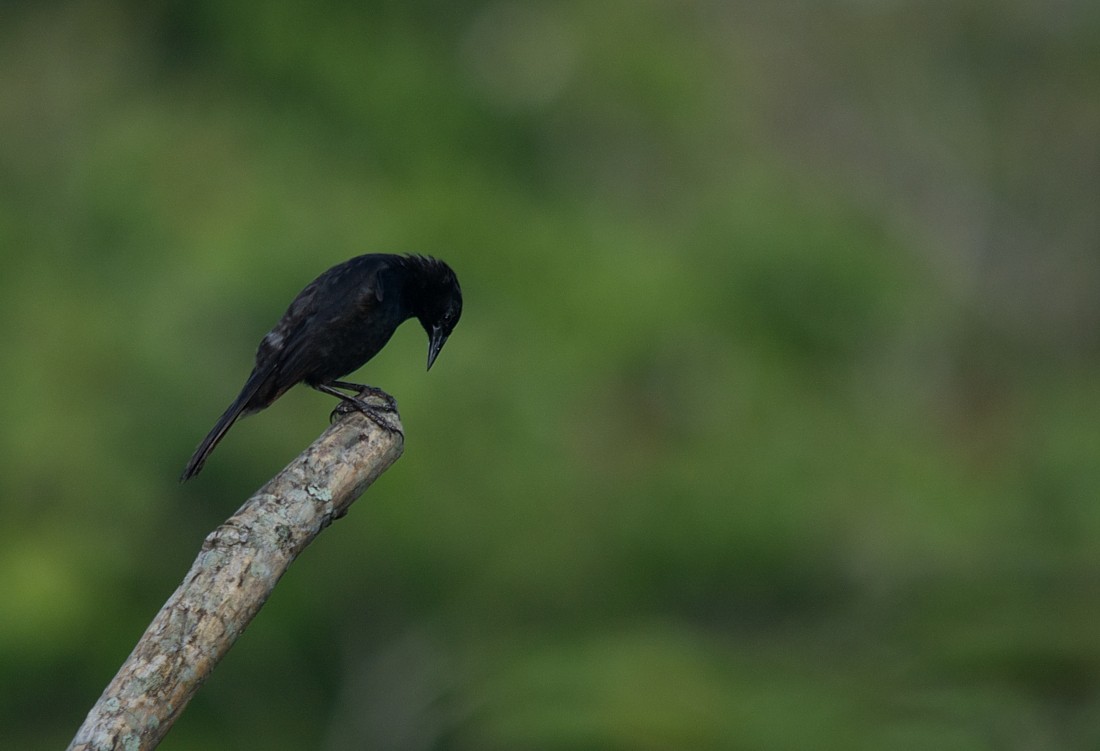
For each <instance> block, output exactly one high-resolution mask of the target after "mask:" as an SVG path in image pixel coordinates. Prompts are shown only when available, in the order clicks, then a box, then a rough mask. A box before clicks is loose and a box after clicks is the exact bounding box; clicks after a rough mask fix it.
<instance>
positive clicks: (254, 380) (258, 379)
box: [180, 371, 270, 482]
mask: <svg viewBox="0 0 1100 751" xmlns="http://www.w3.org/2000/svg"><path fill="white" fill-rule="evenodd" d="M269 375H270V373H267V372H258V371H253V372H252V375H250V376H249V377H248V381H246V382H245V384H244V388H242V389H241V393H240V394H239V395H238V396H237V398H236V399H234V400H233V403H232V404H230V405H229V408H228V409H226V410H225V412H223V413H222V416H221V417H219V418H218V421H217V422H216V423H214V427H213V428H211V429H210V432H209V433H207V434H206V437H205V438H203V439H202V443H200V444H199V446H198V448H196V449H195V453H194V454H192V455H191V460H190V461H189V462H187V466H186V467H185V468H184V470H183V474H182V475H180V482H186V481H187V480H190V479H191V478H192V477H194V476H195V475H197V474H198V473H199V471H200V470H201V469H202V465H203V464H205V463H206V457H208V456H210V452H211V451H213V450H214V447H215V446H217V445H218V443H219V442H220V441H221V439H222V438H224V437H225V434H226V433H228V432H229V429H230V428H231V427H233V423H235V422H237V420H239V419H240V418H242V417H244V416H245V415H246V414H248V413H249V412H252V411H255V410H256V409H259V408H260V407H257V406H255V405H252V404H250V402H251V401H252V398H253V397H254V396H256V393H257V392H258V391H259V390H260V387H261V386H263V385H264V383H265V382H266V381H267V376H269ZM260 406H261V407H262V406H264V405H260Z"/></svg>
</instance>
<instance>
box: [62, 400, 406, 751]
mask: <svg viewBox="0 0 1100 751" xmlns="http://www.w3.org/2000/svg"><path fill="white" fill-rule="evenodd" d="M389 417H390V418H391V420H392V421H393V424H394V426H395V427H396V428H397V429H398V430H397V431H387V430H383V429H382V428H380V427H378V425H376V424H375V423H374V422H372V421H371V420H370V419H368V418H367V417H365V416H364V415H363V414H361V413H359V412H350V413H349V414H346V415H344V416H343V417H341V418H340V419H338V420H337V421H336V422H335V423H334V424H333V425H331V426H330V427H329V429H328V430H326V431H325V432H324V433H323V434H322V435H321V436H320V437H319V438H318V439H317V440H316V441H314V442H313V444H312V445H311V446H310V447H309V448H307V449H306V450H305V451H304V452H302V454H301V455H299V456H298V458H297V459H295V460H294V461H293V462H291V463H290V465H289V466H287V468H286V469H284V470H283V471H282V472H280V473H279V474H278V475H276V476H275V477H274V478H273V479H272V480H271V481H270V482H268V483H267V484H266V485H264V486H263V487H262V488H260V489H259V490H258V491H257V492H256V493H255V494H254V495H253V496H252V497H251V498H249V499H248V500H247V501H246V502H245V504H244V505H243V506H241V508H240V509H238V510H237V512H236V513H235V514H233V516H231V517H229V519H227V520H226V521H225V523H224V524H222V525H221V526H220V527H218V528H217V529H216V530H214V531H213V532H212V533H211V534H210V535H209V536H208V537H207V538H206V540H205V541H204V542H203V546H202V550H201V551H200V552H199V555H198V557H197V558H196V559H195V562H194V564H192V566H191V570H190V571H188V572H187V576H186V577H185V578H184V580H183V583H182V584H181V585H180V586H179V588H178V589H177V590H176V591H175V593H174V594H173V595H172V596H171V597H170V598H169V599H168V602H166V603H165V604H164V607H162V608H161V610H160V612H159V613H157V615H156V617H155V618H154V619H153V622H152V623H151V624H150V625H149V628H148V629H146V631H145V633H144V634H143V635H142V637H141V639H140V640H139V641H138V643H137V646H136V647H134V651H133V652H132V653H131V654H130V656H129V657H128V658H127V660H126V662H125V663H123V665H122V668H121V669H120V670H119V671H118V674H117V675H116V676H115V678H114V680H112V681H111V683H110V685H108V686H107V688H106V690H104V692H103V695H102V696H100V697H99V701H98V702H96V704H95V706H94V707H92V710H91V712H89V713H88V717H87V718H86V719H85V720H84V724H83V725H81V727H80V730H78V731H77V734H76V737H75V738H73V741H72V743H71V744H70V745H69V749H70V751H77V750H79V751H107V750H108V749H126V750H127V751H137V750H139V749H152V748H155V747H156V746H157V744H158V743H160V741H161V739H162V738H163V737H164V735H165V734H166V733H167V732H168V730H169V729H170V728H171V727H172V723H174V722H175V721H176V718H177V717H179V715H180V713H181V712H183V708H184V707H185V706H187V702H188V701H190V700H191V697H192V696H194V694H195V692H196V691H197V690H198V688H199V686H201V685H202V683H203V681H205V680H206V678H207V677H208V676H209V675H210V672H211V671H212V670H213V669H214V666H215V665H217V664H218V661H219V660H221V658H222V657H223V656H224V655H225V653H226V652H228V651H229V648H230V647H231V646H233V642H235V641H236V640H237V638H238V637H239V636H240V635H241V633H242V632H243V631H244V629H245V627H246V626H247V625H248V624H249V622H250V621H251V620H252V618H253V617H254V616H255V615H256V613H258V612H259V610H260V608H261V607H263V604H264V602H266V601H267V598H268V596H269V595H270V594H271V591H272V590H273V589H274V588H275V584H276V583H277V582H278V581H279V578H280V577H281V576H282V575H283V573H284V572H285V571H286V570H287V568H288V567H289V566H290V564H291V563H292V562H293V561H294V559H295V558H296V557H297V556H298V554H299V553H301V552H302V551H303V550H304V549H305V548H306V546H307V545H309V543H311V542H312V541H313V539H314V538H315V537H316V536H317V535H318V534H320V532H321V530H322V529H324V528H325V527H327V526H328V525H329V524H331V523H332V521H333V520H334V519H339V518H340V517H341V516H343V515H344V514H346V513H347V511H348V508H349V507H350V506H351V504H352V503H353V502H354V501H355V499H356V498H358V497H359V496H360V495H361V494H362V493H363V491H364V490H366V489H367V486H368V485H370V484H371V483H372V482H374V480H375V479H376V478H377V477H378V476H379V475H381V474H382V473H383V472H384V471H385V470H386V469H387V468H388V467H389V466H390V465H391V464H393V462H395V461H396V460H397V458H398V457H399V456H401V452H402V450H403V447H404V439H403V435H402V433H401V432H400V428H401V423H400V418H398V416H397V414H396V413H393V414H392V415H389Z"/></svg>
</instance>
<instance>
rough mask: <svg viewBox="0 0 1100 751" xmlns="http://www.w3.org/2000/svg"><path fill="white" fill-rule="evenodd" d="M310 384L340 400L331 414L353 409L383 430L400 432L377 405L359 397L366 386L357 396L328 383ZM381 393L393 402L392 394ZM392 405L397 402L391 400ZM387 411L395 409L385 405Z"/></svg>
mask: <svg viewBox="0 0 1100 751" xmlns="http://www.w3.org/2000/svg"><path fill="white" fill-rule="evenodd" d="M310 385H311V386H312V387H313V388H315V389H317V390H318V391H321V392H323V393H325V394H328V395H329V396H335V397H336V398H337V399H339V400H340V404H339V405H337V407H336V409H334V410H333V411H332V414H333V416H335V415H337V414H347V413H348V412H350V411H352V410H355V411H356V412H362V413H363V414H364V415H366V417H367V418H368V419H369V420H370V421H371V422H373V423H374V424H375V425H377V426H378V427H380V428H382V429H383V430H388V431H389V432H391V433H400V432H401V430H400V429H398V428H397V427H396V426H395V425H394V424H393V423H391V422H390V421H389V420H387V419H386V417H385V416H384V415H383V413H382V411H381V410H380V409H379V408H378V407H376V406H375V405H373V404H370V403H368V402H366V401H364V400H363V399H362V398H361V397H362V396H363V393H367V390H366V388H364V391H363V392H362V393H360V394H359V395H358V396H348V395H347V394H344V393H341V392H339V391H337V390H336V389H335V388H334V387H333V386H332V385H331V384H328V383H312V384H310ZM345 387H346V384H345ZM356 388H358V386H356ZM382 394H383V395H384V396H386V397H389V399H390V401H391V402H393V397H392V396H389V394H386V393H385V392H384V391H383V392H382ZM393 405H394V406H395V407H396V406H397V403H396V402H393ZM387 411H390V412H393V411H395V410H393V409H390V408H389V405H387Z"/></svg>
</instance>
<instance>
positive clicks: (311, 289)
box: [260, 254, 388, 391]
mask: <svg viewBox="0 0 1100 751" xmlns="http://www.w3.org/2000/svg"><path fill="white" fill-rule="evenodd" d="M387 258H388V257H387V256H385V255H381V254H377V255H366V256H359V257H357V258H353V259H351V260H350V261H347V262H346V263H343V264H340V265H339V266H335V267H333V268H331V269H329V270H328V271H327V272H325V273H324V274H322V275H321V276H319V277H317V278H316V279H314V280H313V281H312V282H310V283H309V284H308V285H306V287H305V289H303V290H302V291H301V292H300V293H299V294H298V296H297V297H296V298H294V300H293V302H291V303H290V307H289V308H287V311H286V313H285V314H284V315H283V317H282V319H281V320H280V321H279V323H278V324H276V326H275V328H273V329H272V330H271V332H270V333H269V334H268V335H267V336H266V337H264V342H262V343H261V344H260V346H261V348H262V347H264V346H265V343H267V345H268V346H271V347H273V348H277V349H278V350H279V351H278V353H277V354H276V357H275V358H274V360H275V362H276V366H275V367H276V369H277V371H278V380H279V382H280V383H286V384H288V385H287V386H286V388H289V387H290V384H294V383H298V382H300V381H302V380H304V379H305V378H306V377H307V376H308V375H309V374H310V372H311V371H312V370H313V368H314V367H315V366H316V362H317V360H318V359H319V358H325V357H327V356H328V353H327V352H326V351H324V349H325V348H326V347H327V346H330V343H329V342H328V341H327V338H328V337H326V336H325V335H324V334H325V332H328V331H331V330H333V329H334V328H339V324H340V323H341V321H343V320H344V319H345V318H346V317H347V316H348V314H349V311H362V310H363V309H364V308H371V307H373V306H375V305H377V303H378V302H380V301H381V300H382V285H381V284H380V282H379V279H378V274H379V272H380V271H382V270H383V269H384V268H386V265H387ZM284 391H285V389H284Z"/></svg>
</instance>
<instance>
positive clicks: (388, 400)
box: [329, 381, 397, 412]
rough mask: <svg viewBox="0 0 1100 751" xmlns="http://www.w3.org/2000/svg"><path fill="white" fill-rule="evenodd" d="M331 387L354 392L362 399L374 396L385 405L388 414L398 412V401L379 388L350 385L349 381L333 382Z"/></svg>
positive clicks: (359, 384)
mask: <svg viewBox="0 0 1100 751" xmlns="http://www.w3.org/2000/svg"><path fill="white" fill-rule="evenodd" d="M329 385H330V386H332V387H333V388H338V389H344V390H345V391H354V392H356V394H357V395H358V397H359V398H360V399H363V398H364V397H367V396H373V397H374V398H375V399H379V400H381V401H382V402H383V403H385V407H386V410H387V411H388V412H396V411H397V400H396V399H394V398H393V397H392V396H390V395H389V394H387V393H386V392H385V391H383V390H382V389H380V388H378V387H377V386H367V385H366V384H362V383H349V382H348V381H333V382H332V383H331V384H329Z"/></svg>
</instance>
